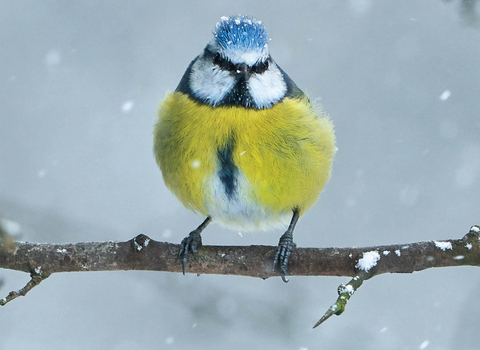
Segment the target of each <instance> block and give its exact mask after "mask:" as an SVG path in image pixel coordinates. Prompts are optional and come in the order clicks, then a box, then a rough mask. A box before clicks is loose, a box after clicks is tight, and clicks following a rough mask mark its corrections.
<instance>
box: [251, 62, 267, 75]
mask: <svg viewBox="0 0 480 350" xmlns="http://www.w3.org/2000/svg"><path fill="white" fill-rule="evenodd" d="M267 69H268V61H265V62H257V63H255V64H254V65H253V66H252V72H253V73H256V74H262V73H263V72H265V71H266V70H267Z"/></svg>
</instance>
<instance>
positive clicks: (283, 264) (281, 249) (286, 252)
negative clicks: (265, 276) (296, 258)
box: [273, 232, 297, 283]
mask: <svg viewBox="0 0 480 350" xmlns="http://www.w3.org/2000/svg"><path fill="white" fill-rule="evenodd" d="M296 246H297V245H296V244H295V243H294V242H293V235H292V234H291V233H290V232H285V233H284V234H283V235H282V237H280V241H279V242H278V246H277V250H276V251H275V258H274V260H273V270H274V271H275V267H276V266H277V265H278V267H280V276H281V277H282V280H283V282H285V283H287V282H288V278H287V277H286V276H288V261H289V259H290V254H291V253H292V249H293V248H295V247H296Z"/></svg>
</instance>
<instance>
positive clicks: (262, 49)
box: [213, 15, 269, 65]
mask: <svg viewBox="0 0 480 350" xmlns="http://www.w3.org/2000/svg"><path fill="white" fill-rule="evenodd" d="M213 35H214V36H215V38H214V42H215V44H217V45H218V51H219V52H220V54H222V56H224V57H226V58H228V59H230V60H231V61H232V62H233V63H246V64H248V65H252V64H255V63H256V62H257V61H264V60H265V59H266V58H267V57H268V55H269V54H268V33H267V31H266V29H265V27H264V26H263V24H262V22H260V21H257V20H255V19H253V18H251V17H248V16H243V15H238V16H231V17H222V18H221V21H220V22H218V23H217V25H216V27H215V32H214V33H213ZM217 45H216V46H217Z"/></svg>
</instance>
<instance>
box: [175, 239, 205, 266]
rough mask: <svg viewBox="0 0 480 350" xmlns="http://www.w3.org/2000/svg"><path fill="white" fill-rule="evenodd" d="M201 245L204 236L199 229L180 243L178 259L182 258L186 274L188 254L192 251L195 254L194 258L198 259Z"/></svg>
mask: <svg viewBox="0 0 480 350" xmlns="http://www.w3.org/2000/svg"><path fill="white" fill-rule="evenodd" d="M201 246H202V236H201V235H200V233H199V232H198V231H197V230H194V231H192V232H190V234H189V235H188V236H187V237H185V238H184V239H183V240H182V242H181V243H180V250H179V251H178V254H177V259H180V258H182V272H183V274H184V275H185V271H186V267H187V263H188V254H189V253H190V252H191V253H192V254H193V259H194V260H197V252H198V249H199V248H200V247H201Z"/></svg>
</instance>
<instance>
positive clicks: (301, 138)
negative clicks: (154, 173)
mask: <svg viewBox="0 0 480 350" xmlns="http://www.w3.org/2000/svg"><path fill="white" fill-rule="evenodd" d="M224 150H228V151H229V153H228V154H227V155H226V156H228V157H229V162H230V163H229V165H231V167H228V166H225V164H223V163H224V162H223V161H222V159H221V158H222V154H223V153H222V152H223V151H224ZM219 152H220V153H219ZM154 153H155V157H156V160H157V162H158V164H159V166H160V169H161V171H162V174H163V178H164V181H165V184H166V185H167V187H168V188H169V189H170V190H171V191H172V192H173V193H174V194H175V195H176V196H177V197H178V198H179V199H180V200H181V201H182V203H183V204H184V205H185V206H187V207H188V208H190V209H192V210H195V211H198V212H200V213H202V214H203V215H210V216H212V217H213V219H214V220H215V219H216V220H218V221H220V222H222V221H223V222H225V223H227V224H231V223H233V224H237V223H238V224H239V225H240V226H241V225H242V223H245V224H246V226H249V225H248V224H249V223H248V222H249V221H251V224H253V226H254V227H261V226H262V225H261V221H263V220H264V219H265V220H267V219H272V220H275V219H277V218H281V217H284V216H285V215H287V214H288V216H290V217H291V212H292V210H293V209H294V208H298V209H299V210H300V213H301V214H303V213H304V212H305V211H306V210H307V209H308V208H309V207H310V206H311V205H313V204H314V203H315V201H316V200H317V198H318V197H319V195H320V192H321V191H322V188H323V186H324V185H325V183H326V182H327V180H328V179H329V177H330V170H331V165H332V158H333V155H334V153H335V136H334V133H333V126H332V123H331V122H330V121H329V119H328V117H327V116H325V115H324V114H322V113H321V112H319V111H316V110H314V108H313V106H312V105H311V104H310V102H309V101H308V99H307V98H302V99H293V98H285V99H283V100H282V101H281V102H280V103H278V104H276V105H275V106H274V107H272V108H270V109H262V110H254V109H245V108H242V107H226V106H221V107H210V106H207V105H202V104H199V103H197V102H195V101H192V100H191V99H190V98H189V97H188V96H187V95H185V94H182V93H179V92H175V93H171V94H169V95H168V96H167V97H166V99H165V101H163V103H162V105H161V108H160V112H159V120H158V123H157V124H156V127H155V131H154ZM219 155H220V158H219ZM230 170H232V171H230ZM229 172H233V174H229ZM222 174H223V176H224V177H225V176H227V177H228V176H230V178H231V177H232V176H234V183H233V184H230V185H231V186H230V188H228V187H229V186H227V182H226V181H225V179H224V177H222ZM225 174H226V175H225ZM232 188H233V189H232ZM232 191H233V192H232Z"/></svg>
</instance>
